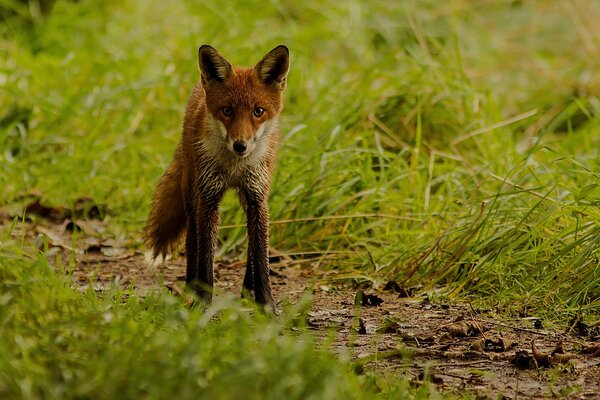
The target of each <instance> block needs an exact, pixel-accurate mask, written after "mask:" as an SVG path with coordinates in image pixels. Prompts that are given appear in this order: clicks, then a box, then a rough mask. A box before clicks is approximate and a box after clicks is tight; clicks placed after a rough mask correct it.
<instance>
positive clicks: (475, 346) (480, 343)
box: [471, 338, 486, 353]
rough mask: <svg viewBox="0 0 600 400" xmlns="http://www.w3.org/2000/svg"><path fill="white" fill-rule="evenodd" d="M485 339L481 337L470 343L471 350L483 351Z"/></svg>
mask: <svg viewBox="0 0 600 400" xmlns="http://www.w3.org/2000/svg"><path fill="white" fill-rule="evenodd" d="M485 341H486V340H485V339H484V338H481V339H478V340H476V341H474V342H473V343H471V350H473V351H478V352H481V353H483V349H484V347H485Z"/></svg>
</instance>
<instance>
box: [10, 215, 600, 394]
mask: <svg viewBox="0 0 600 400" xmlns="http://www.w3.org/2000/svg"><path fill="white" fill-rule="evenodd" d="M0 220H2V218H0ZM3 220H4V222H3V223H2V225H0V227H1V228H2V229H1V230H2V231H3V232H5V231H7V230H8V229H9V228H8V227H9V224H10V218H8V217H7V216H6V215H5V217H4V218H3ZM74 230H75V231H77V232H78V234H77V240H73V231H74ZM11 236H12V237H13V238H14V239H15V240H22V238H25V240H27V241H31V242H32V243H34V244H35V245H36V246H38V247H39V248H40V249H41V248H43V247H44V246H45V245H46V243H47V246H48V247H49V249H48V251H47V254H49V257H50V258H51V261H52V262H53V261H54V260H56V259H57V258H60V259H62V263H63V264H64V263H65V260H68V259H69V257H72V256H73V254H74V255H75V259H76V263H75V268H74V270H73V271H72V278H73V282H74V284H75V285H76V286H77V287H80V288H82V289H83V288H87V287H88V286H89V285H90V282H91V284H92V285H93V287H94V289H96V290H98V291H102V290H106V289H107V288H108V287H110V286H111V285H114V284H119V285H123V286H126V287H134V288H135V290H136V291H138V292H139V293H140V294H145V293H148V292H151V291H155V290H157V289H160V288H161V287H166V288H168V289H169V290H171V291H173V292H175V293H181V290H182V288H183V286H184V284H183V281H184V278H185V259H184V257H182V256H179V257H176V258H174V259H171V260H167V261H166V262H164V263H159V264H156V265H152V266H151V265H150V264H149V263H148V262H147V260H146V259H145V257H144V254H143V253H141V252H140V251H137V250H135V249H132V244H131V243H128V242H127V239H119V238H115V237H108V234H107V233H106V230H105V226H104V223H103V222H101V221H97V220H93V219H91V220H81V221H77V222H76V223H73V222H71V221H70V220H69V219H65V220H63V221H62V222H59V221H53V220H52V219H48V218H46V219H43V220H38V221H37V222H36V223H34V222H31V221H30V222H26V223H19V224H17V225H16V226H15V227H13V228H12V231H11ZM125 236H127V235H125ZM133 247H135V246H133ZM272 253H275V252H274V251H273V252H272ZM272 256H273V254H272ZM302 261H303V260H293V259H290V258H288V257H285V256H284V255H280V254H276V255H275V256H273V259H272V271H273V272H272V284H273V290H274V294H275V298H276V300H277V301H280V302H281V301H282V300H284V299H288V300H289V301H291V302H296V301H298V300H299V299H300V298H301V297H302V296H304V295H306V294H309V295H310V296H311V298H312V309H311V311H309V312H308V315H307V321H306V324H307V326H308V327H309V329H310V330H312V331H314V332H315V333H316V335H317V336H318V337H321V338H323V340H322V343H324V344H326V345H330V346H331V347H332V348H333V350H334V351H336V352H338V353H340V354H344V355H346V356H348V357H350V359H351V360H352V362H354V363H355V364H354V365H355V369H356V372H357V373H379V374H390V373H394V374H398V373H400V374H404V375H405V376H406V377H408V378H409V379H410V380H411V382H413V384H414V385H421V384H423V383H424V382H426V381H428V382H433V383H434V384H435V385H436V386H437V387H438V389H439V390H441V391H453V392H457V393H463V392H468V393H471V394H473V395H475V396H476V397H477V398H505V399H517V398H528V399H529V398H535V399H546V398H570V399H595V398H600V338H599V336H600V334H599V331H600V328H599V327H598V326H588V325H586V324H584V323H583V322H581V321H574V322H573V324H572V326H571V327H570V328H571V329H570V330H569V333H566V332H565V331H558V330H552V329H548V328H546V327H545V326H544V321H541V320H539V319H537V318H535V317H527V316H524V317H522V318H516V319H515V318H513V319H508V318H506V317H499V316H498V315H496V314H495V313H493V312H492V311H490V310H475V309H473V307H471V306H470V305H469V304H461V303H452V304H445V303H441V302H436V301H432V300H431V299H430V298H429V297H428V296H427V295H426V294H424V293H419V291H418V290H413V289H412V288H402V287H400V286H398V285H397V284H395V283H394V282H389V283H388V285H386V288H385V289H386V290H384V289H383V288H382V289H380V290H372V289H368V288H367V289H365V288H362V289H361V288H358V287H356V286H354V285H352V284H350V283H347V284H340V283H332V282H336V280H335V279H334V278H335V274H334V273H332V272H325V271H322V270H320V269H319V267H318V265H316V264H311V263H307V262H302ZM244 268H245V265H244V263H243V261H239V260H237V261H235V260H226V259H221V260H219V261H217V265H216V268H215V273H216V282H217V283H216V286H217V288H216V296H219V295H222V294H223V293H224V292H232V293H235V294H236V295H237V294H238V293H240V291H241V282H242V278H243V274H244Z"/></svg>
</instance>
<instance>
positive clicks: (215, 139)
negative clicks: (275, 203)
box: [144, 44, 290, 310]
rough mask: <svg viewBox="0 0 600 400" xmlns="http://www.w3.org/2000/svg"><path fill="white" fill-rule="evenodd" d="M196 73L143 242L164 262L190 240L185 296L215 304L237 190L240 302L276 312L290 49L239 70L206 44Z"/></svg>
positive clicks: (277, 50)
mask: <svg viewBox="0 0 600 400" xmlns="http://www.w3.org/2000/svg"><path fill="white" fill-rule="evenodd" d="M198 67H199V69H200V78H199V80H198V81H197V83H196V84H195V86H194V88H193V90H192V93H191V95H190V97H189V100H188V102H187V106H186V108H185V114H184V119H183V130H182V134H181V138H180V141H179V144H178V145H177V148H176V150H175V154H174V157H173V159H172V161H171V163H170V164H169V165H168V167H167V169H166V170H165V172H164V173H163V175H162V176H161V178H160V179H159V182H158V185H157V187H156V190H155V192H154V195H153V198H152V205H151V210H150V213H149V215H148V220H147V223H146V227H145V229H144V238H145V241H146V243H147V245H148V247H149V248H150V249H151V254H152V256H153V258H154V259H156V258H158V257H159V256H162V257H163V259H164V258H165V257H166V256H167V255H169V254H170V253H172V252H174V251H175V250H176V249H177V248H178V246H179V244H180V242H181V241H182V240H183V237H184V236H185V257H186V264H187V265H186V275H185V282H186V289H190V290H191V291H193V292H195V293H196V294H197V295H198V297H199V298H200V300H201V301H203V302H204V303H206V304H209V303H211V301H212V297H213V286H214V274H213V259H214V254H215V249H216V246H217V239H218V232H219V224H220V210H219V204H220V202H221V200H222V198H223V196H224V194H225V192H226V191H227V190H229V189H233V190H235V191H236V193H237V196H238V198H239V201H240V204H241V206H242V208H243V210H244V212H245V215H246V226H247V234H248V254H247V261H246V271H245V275H244V280H243V284H242V285H243V288H242V296H243V297H249V298H251V299H253V300H254V301H255V302H256V303H257V304H259V305H262V306H264V307H268V308H270V309H271V310H274V309H275V303H274V300H273V294H272V291H271V284H270V281H269V268H270V266H269V208H268V198H269V191H270V187H271V180H272V176H273V171H274V167H275V157H276V152H277V148H278V145H279V117H280V114H281V111H282V108H283V92H284V90H285V88H286V86H287V76H288V72H289V67H290V56H289V49H288V48H287V47H286V46H284V45H279V46H277V47H275V48H274V49H273V50H271V51H270V52H269V53H267V54H266V55H265V56H264V57H263V58H262V59H261V60H260V61H259V62H258V63H257V64H256V65H255V66H254V67H237V66H233V65H232V64H231V63H230V62H229V61H227V60H226V59H225V58H224V57H223V56H222V55H221V54H220V53H219V52H218V51H217V50H216V49H214V48H213V47H212V46H210V45H206V44H205V45H202V46H201V47H200V48H199V49H198Z"/></svg>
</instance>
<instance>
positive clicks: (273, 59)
mask: <svg viewBox="0 0 600 400" xmlns="http://www.w3.org/2000/svg"><path fill="white" fill-rule="evenodd" d="M289 69H290V51H289V50H288V48H287V47H285V46H284V45H279V46H277V47H275V48H274V49H273V50H271V51H270V52H269V53H268V54H267V55H266V56H264V57H263V59H262V60H260V61H259V62H258V64H256V66H255V67H254V70H255V71H256V74H257V76H258V78H259V79H260V80H261V82H262V83H264V84H266V85H274V86H275V87H276V88H278V89H279V90H283V89H285V86H286V84H287V74H288V71H289Z"/></svg>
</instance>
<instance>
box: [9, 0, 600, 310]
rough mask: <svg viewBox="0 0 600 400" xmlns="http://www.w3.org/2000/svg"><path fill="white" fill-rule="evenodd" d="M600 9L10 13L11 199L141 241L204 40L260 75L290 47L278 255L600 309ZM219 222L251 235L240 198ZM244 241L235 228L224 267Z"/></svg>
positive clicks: (509, 297)
mask: <svg viewBox="0 0 600 400" xmlns="http://www.w3.org/2000/svg"><path fill="white" fill-rule="evenodd" d="M6 4H9V5H10V4H12V3H10V2H8V3H6ZM132 16H135V18H132ZM598 16H600V9H599V7H598V5H597V4H596V3H594V2H589V1H576V2H568V3H564V4H558V3H554V2H531V1H521V2H512V3H507V2H495V1H482V2H477V3H471V2H464V1H452V2H448V3H445V4H441V3H438V2H430V1H420V2H407V3H402V4H396V3H395V2H383V1H375V2H369V3H366V2H360V1H352V2H344V3H343V4H338V3H323V2H317V1H308V2H303V3H302V4H301V5H300V4H296V3H293V2H287V1H273V2H270V3H268V4H262V3H261V4H258V3H254V2H251V1H249V2H242V3H239V4H233V3H228V4H225V5H221V4H218V5H217V4H216V3H210V2H208V3H206V4H204V3H203V4H202V5H199V4H197V3H194V2H185V1H179V2H172V3H170V4H169V6H168V7H166V6H164V5H163V4H162V3H159V2H143V3H139V2H123V3H112V2H94V1H81V2H77V3H70V2H58V3H57V4H55V6H54V9H53V12H52V13H51V14H50V16H49V17H48V18H47V19H42V20H36V22H35V23H34V24H33V25H32V26H31V27H30V28H23V27H21V26H20V25H18V24H15V23H10V21H13V20H14V18H13V19H10V18H8V17H6V18H5V19H6V20H7V21H9V23H6V24H3V25H2V28H1V29H2V42H1V46H0V49H1V53H0V54H1V57H2V64H1V65H2V67H1V70H0V83H1V86H0V93H1V97H0V99H1V100H0V101H1V104H0V109H2V115H1V116H0V128H1V132H2V136H1V137H0V143H1V146H2V149H3V151H2V155H1V156H0V157H1V158H2V160H1V161H2V164H3V165H4V166H5V167H4V170H3V173H2V174H0V185H2V186H3V187H4V191H3V193H2V199H1V203H5V204H7V203H8V204H10V203H14V202H15V201H17V200H18V199H19V198H20V197H21V196H23V195H24V194H26V193H29V192H32V191H41V192H42V193H43V196H44V198H45V199H46V201H48V202H51V203H53V204H61V205H67V206H69V205H72V204H73V203H74V202H75V201H76V199H78V198H80V197H82V196H89V197H92V198H93V199H95V200H96V201H97V202H98V203H102V204H106V205H107V207H108V210H109V212H108V215H107V218H108V219H109V220H110V221H111V223H112V224H113V226H115V227H119V226H121V227H123V228H122V229H124V230H126V231H127V232H129V235H130V236H131V237H132V238H134V239H137V240H138V242H139V237H140V236H139V232H140V230H141V228H142V226H143V223H144V220H145V217H146V214H147V211H148V208H149V201H150V193H151V191H152V189H153V187H154V184H155V183H156V180H157V178H158V176H159V175H160V173H161V172H162V171H163V169H164V167H165V166H166V164H167V163H168V161H169V159H170V157H171V155H172V152H173V149H174V146H175V144H176V142H177V140H178V137H179V135H180V132H179V131H180V125H181V115H182V110H183V107H184V104H185V101H186V98H187V95H188V93H189V91H190V88H191V86H192V85H193V83H194V82H195V80H196V78H197V74H198V73H197V67H196V60H195V53H196V48H197V46H198V45H199V44H201V43H211V44H213V45H214V46H216V47H217V48H219V49H220V51H221V52H222V53H223V54H225V55H226V56H227V57H229V58H230V59H231V60H232V61H233V62H234V63H237V64H246V65H248V64H253V63H254V62H256V60H257V59H259V58H260V57H261V55H262V54H263V53H264V52H266V51H267V50H268V49H270V48H271V47H272V46H274V45H275V44H277V43H286V44H287V45H288V46H289V47H290V48H291V49H292V57H293V64H292V71H291V75H290V88H289V90H288V92H287V94H286V98H287V106H286V110H285V112H284V115H283V121H282V126H283V140H282V145H281V150H280V154H279V161H278V169H277V172H276V177H275V183H274V185H273V191H272V198H271V215H272V219H273V220H274V221H288V222H286V223H279V224H277V223H275V224H273V229H272V237H273V239H272V245H273V246H275V247H277V248H280V249H284V250H289V251H316V252H326V251H327V250H336V251H340V252H341V254H342V255H340V256H338V257H337V258H334V259H331V257H330V258H328V260H329V261H328V264H329V265H330V266H332V267H334V268H337V269H339V270H340V271H342V272H343V274H345V275H342V276H349V277H357V278H358V279H367V280H372V281H375V282H376V283H377V282H378V281H383V280H385V279H389V278H395V279H399V280H403V281H406V284H417V283H425V284H426V286H431V285H433V284H436V283H443V284H445V285H449V287H451V289H450V293H451V294H452V295H455V294H461V295H467V296H470V295H473V296H475V297H477V296H479V294H481V293H485V294H486V296H489V295H492V296H493V297H494V299H493V301H498V300H500V301H502V302H504V303H506V304H514V302H515V301H516V302H519V303H520V302H527V303H529V302H532V303H534V304H536V305H543V306H551V307H552V308H554V306H552V305H553V304H555V303H556V302H559V303H560V304H561V307H562V306H564V307H566V309H578V308H583V309H588V310H590V311H594V312H596V311H598V305H599V304H600V291H599V290H598V287H600V286H599V285H598V274H599V272H598V269H599V262H598V236H597V232H598V229H599V228H598V226H599V219H598V212H597V206H598V203H599V201H600V189H599V187H598V183H599V161H598V160H599V156H598V149H599V148H600V146H599V136H600V135H598V127H599V117H598V108H599V107H600V103H599V102H598V92H599V88H600V87H599V85H600V77H599V76H598V60H599V58H598V57H597V55H598V49H599V48H600V41H599V38H600V28H598V27H597V25H596V24H595V23H594V21H595V20H596V19H595V17H598ZM24 32H25V33H24ZM374 214H376V215H380V216H373V215H374ZM343 216H348V217H347V218H345V217H343ZM223 219H224V223H225V224H226V225H236V224H240V223H242V222H243V215H242V213H241V211H240V210H239V207H238V205H237V203H236V199H235V198H234V197H233V196H230V197H228V198H227V199H226V203H225V206H224V218H223ZM290 221H291V222H290ZM115 229H117V228H115ZM244 235H245V232H244V229H242V228H233V229H231V228H230V229H223V230H222V242H223V246H222V247H221V254H225V253H230V252H233V253H234V254H241V250H242V247H243V245H244ZM140 245H141V243H140ZM573 279H575V282H576V285H573ZM550 293H551V294H550ZM526 305H529V304H526Z"/></svg>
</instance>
